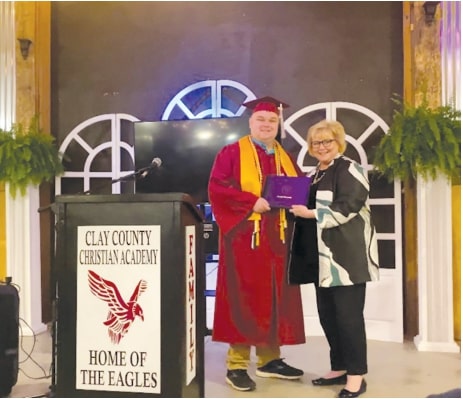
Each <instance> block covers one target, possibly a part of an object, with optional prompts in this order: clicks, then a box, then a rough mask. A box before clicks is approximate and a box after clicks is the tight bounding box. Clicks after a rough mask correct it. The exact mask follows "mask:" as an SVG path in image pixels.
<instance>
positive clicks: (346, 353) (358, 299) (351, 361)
mask: <svg viewBox="0 0 463 399" xmlns="http://www.w3.org/2000/svg"><path fill="white" fill-rule="evenodd" d="M365 289H366V284H365V283H363V284H354V285H348V286H339V287H330V288H321V287H316V288H315V292H316V295H317V308H318V315H319V317H320V323H321V325H322V328H323V331H324V332H325V336H326V338H327V340H328V343H329V345H330V361H331V369H332V370H333V371H335V370H347V374H349V375H358V374H366V373H367V371H368V367H367V339H366V333H365V319H364V317H363V309H364V306H365Z"/></svg>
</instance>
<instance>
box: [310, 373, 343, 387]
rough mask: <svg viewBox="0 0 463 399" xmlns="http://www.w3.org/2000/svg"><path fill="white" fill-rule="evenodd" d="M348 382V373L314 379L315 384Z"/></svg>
mask: <svg viewBox="0 0 463 399" xmlns="http://www.w3.org/2000/svg"><path fill="white" fill-rule="evenodd" d="M346 382H347V374H343V375H340V376H339V377H334V378H323V377H322V378H317V379H316V380H312V384H313V385H317V386H327V385H342V384H345V383H346Z"/></svg>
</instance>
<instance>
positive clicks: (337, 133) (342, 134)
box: [307, 119, 347, 156]
mask: <svg viewBox="0 0 463 399" xmlns="http://www.w3.org/2000/svg"><path fill="white" fill-rule="evenodd" d="M324 131H327V132H330V133H332V134H333V138H334V139H335V140H336V142H337V143H338V146H339V153H340V154H343V153H344V151H346V146H347V144H346V131H345V130H344V126H343V125H341V124H340V123H339V122H338V121H328V120H326V119H324V120H322V121H320V122H318V123H316V124H315V125H312V126H311V127H310V128H309V131H308V132H307V148H308V151H309V154H310V155H312V156H314V153H313V152H312V137H313V136H314V135H315V134H316V133H321V132H324Z"/></svg>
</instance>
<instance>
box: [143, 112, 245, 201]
mask: <svg viewBox="0 0 463 399" xmlns="http://www.w3.org/2000/svg"><path fill="white" fill-rule="evenodd" d="M248 134H249V118H248V117H244V118H217V119H194V120H181V121H159V122H137V123H135V168H136V169H137V170H138V169H141V168H144V167H147V166H149V165H150V164H151V162H152V160H153V158H160V159H161V161H162V165H161V167H160V168H155V169H153V170H152V171H150V173H149V174H148V175H146V176H145V177H144V178H140V179H138V180H137V181H136V192H138V193H166V192H181V193H186V194H189V195H190V196H191V197H192V198H193V200H194V201H195V202H196V203H203V202H208V195H207V184H208V181H209V175H210V172H211V168H212V164H213V162H214V159H215V156H216V154H217V153H218V152H219V150H220V149H221V148H223V147H224V146H225V145H227V144H231V143H233V142H236V141H238V140H239V139H240V138H241V137H243V136H246V135H248Z"/></svg>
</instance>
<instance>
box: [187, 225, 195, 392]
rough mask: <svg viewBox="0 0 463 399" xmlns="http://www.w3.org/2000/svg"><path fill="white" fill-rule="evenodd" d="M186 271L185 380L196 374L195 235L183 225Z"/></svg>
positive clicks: (193, 228)
mask: <svg viewBox="0 0 463 399" xmlns="http://www.w3.org/2000/svg"><path fill="white" fill-rule="evenodd" d="M185 254H186V256H185V263H186V264H185V271H186V290H185V292H186V298H185V301H186V306H185V309H186V312H185V313H186V324H185V326H186V345H185V349H186V353H185V356H186V373H185V376H186V382H185V384H186V385H188V384H189V383H190V382H191V381H192V380H193V378H194V377H195V376H196V235H195V226H186V227H185Z"/></svg>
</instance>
